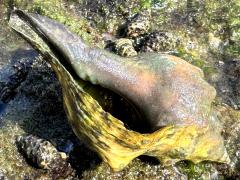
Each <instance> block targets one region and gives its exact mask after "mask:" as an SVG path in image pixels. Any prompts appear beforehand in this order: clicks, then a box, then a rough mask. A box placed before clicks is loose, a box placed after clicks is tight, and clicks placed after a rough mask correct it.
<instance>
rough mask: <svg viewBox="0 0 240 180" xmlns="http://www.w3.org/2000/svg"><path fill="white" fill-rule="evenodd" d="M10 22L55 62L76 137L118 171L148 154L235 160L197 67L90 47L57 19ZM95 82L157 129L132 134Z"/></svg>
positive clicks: (25, 16) (165, 158) (18, 14)
mask: <svg viewBox="0 0 240 180" xmlns="http://www.w3.org/2000/svg"><path fill="white" fill-rule="evenodd" d="M9 24H10V26H11V27H12V28H13V29H15V30H16V31H17V32H18V33H20V34H21V35H22V36H23V37H24V38H25V39H27V40H28V41H29V42H30V43H31V44H32V46H33V47H34V48H36V49H37V50H38V51H40V52H41V54H42V55H43V56H44V57H45V58H46V59H47V60H48V62H49V63H50V64H51V66H52V68H53V69H54V71H55V72H56V74H57V77H58V79H59V81H60V83H61V85H62V91H63V99H64V106H65V111H66V113H67V117H68V120H69V123H70V124H71V126H72V128H73V130H74V132H75V134H76V135H77V136H78V137H79V138H80V139H81V140H82V141H84V142H85V143H86V144H87V145H88V146H89V147H90V148H91V149H93V150H94V151H96V152H98V154H99V155H100V156H101V158H102V159H103V160H104V161H105V162H107V163H108V164H109V165H110V166H111V167H112V168H113V169H114V170H121V169H122V168H124V167H125V166H126V165H127V164H128V163H129V162H130V161H131V160H132V159H134V158H135V157H137V156H139V155H142V154H145V155H149V156H154V157H156V158H158V159H159V160H160V161H161V162H162V163H163V164H171V163H174V162H176V161H179V160H183V159H186V160H191V161H193V162H195V163H197V162H200V161H203V160H211V161H218V162H229V157H228V154H227V152H226V149H225V147H224V143H223V138H222V137H221V134H220V133H221V129H220V128H217V127H218V126H217V121H216V120H212V118H211V116H210V115H211V103H212V101H213V99H214V98H215V95H216V92H215V89H214V88H213V87H211V86H210V85H209V84H208V83H207V82H206V81H204V79H203V73H202V71H201V70H200V69H199V68H197V67H195V66H192V65H191V64H189V63H187V62H186V61H184V60H182V59H180V58H177V57H174V56H171V55H166V54H156V53H143V54H140V55H138V56H136V57H132V58H123V57H120V56H118V55H114V54H112V53H109V52H107V51H105V50H101V49H97V48H94V47H89V46H87V45H86V44H85V43H84V42H83V41H82V40H81V39H80V38H79V37H78V36H77V35H75V34H73V33H71V32H70V31H69V30H67V28H66V27H64V26H63V25H61V24H59V23H58V22H56V21H53V20H51V19H49V18H46V17H42V16H40V15H36V14H30V13H25V12H23V11H20V10H15V11H14V12H13V13H12V15H11V18H10V22H9ZM89 82H91V83H92V84H98V85H101V86H103V87H105V88H107V89H110V90H112V91H114V92H116V93H118V94H120V95H121V96H123V97H124V98H126V99H128V100H129V101H131V103H133V104H134V105H135V106H136V107H137V109H138V110H139V112H141V115H142V117H144V119H146V120H147V122H149V123H150V125H151V127H152V129H153V130H155V131H154V132H152V133H148V134H141V133H139V132H136V131H133V130H128V129H126V128H125V127H124V124H123V122H122V121H120V120H118V119H116V118H115V117H113V116H112V115H111V114H109V113H108V112H105V111H104V110H103V109H102V107H101V106H100V105H99V103H98V102H97V101H96V100H95V99H94V98H93V97H92V96H91V95H90V94H88V92H87V91H85V89H84V87H85V85H86V84H87V83H89Z"/></svg>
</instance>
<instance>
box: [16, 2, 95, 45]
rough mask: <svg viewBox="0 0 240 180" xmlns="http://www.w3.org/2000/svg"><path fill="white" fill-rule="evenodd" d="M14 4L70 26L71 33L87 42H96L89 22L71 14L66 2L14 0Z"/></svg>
mask: <svg viewBox="0 0 240 180" xmlns="http://www.w3.org/2000/svg"><path fill="white" fill-rule="evenodd" d="M12 4H13V5H14V6H16V7H17V8H19V9H24V10H27V11H29V12H34V13H38V14H41V15H43V16H47V17H49V18H52V19H55V20H57V21H59V22H61V23H62V24H64V25H66V26H68V27H69V28H70V30H71V31H73V32H75V33H76V34H78V35H79V36H81V37H82V38H83V39H84V40H85V41H86V42H89V43H92V42H93V41H94V40H93V37H94V33H90V32H89V30H90V28H89V25H88V22H87V20H85V19H84V18H80V17H78V16H75V15H74V14H73V13H71V12H70V10H69V9H67V8H66V4H65V2H64V1H61V0H50V1H44V0H33V1H22V0H14V1H13V2H12Z"/></svg>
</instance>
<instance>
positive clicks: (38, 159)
mask: <svg viewBox="0 0 240 180" xmlns="http://www.w3.org/2000/svg"><path fill="white" fill-rule="evenodd" d="M16 144H17V147H18V149H19V151H20V152H21V153H22V154H23V155H24V156H25V157H26V158H27V160H28V161H29V162H30V163H32V164H33V165H34V166H36V167H38V168H41V169H45V170H48V171H49V173H50V174H51V175H52V177H53V178H58V177H67V176H68V175H69V174H71V173H72V169H71V166H70V164H69V163H68V161H67V155H66V154H65V153H63V152H58V150H57V149H56V148H55V147H54V146H53V145H52V144H51V143H50V142H49V141H47V140H44V139H40V138H38V137H35V136H32V135H29V136H19V137H18V138H17V139H16Z"/></svg>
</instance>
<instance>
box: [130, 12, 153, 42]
mask: <svg viewBox="0 0 240 180" xmlns="http://www.w3.org/2000/svg"><path fill="white" fill-rule="evenodd" d="M149 29H150V12H149V11H143V12H140V13H137V14H136V15H134V16H133V17H132V18H131V19H130V20H129V22H128V23H127V27H126V35H127V37H132V38H133V37H137V36H140V35H143V34H146V33H147V32H148V31H149Z"/></svg>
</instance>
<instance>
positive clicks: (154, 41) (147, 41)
mask: <svg viewBox="0 0 240 180" xmlns="http://www.w3.org/2000/svg"><path fill="white" fill-rule="evenodd" d="M179 43H180V41H179V39H178V38H177V37H175V36H174V35H173V34H172V33H169V32H157V31H156V32H152V33H150V34H149V35H148V36H146V37H145V38H144V39H143V42H142V46H141V47H140V51H141V52H154V51H155V52H169V51H174V50H175V49H176V48H177V46H178V45H179Z"/></svg>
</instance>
